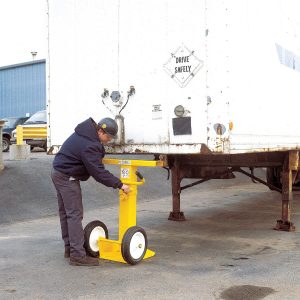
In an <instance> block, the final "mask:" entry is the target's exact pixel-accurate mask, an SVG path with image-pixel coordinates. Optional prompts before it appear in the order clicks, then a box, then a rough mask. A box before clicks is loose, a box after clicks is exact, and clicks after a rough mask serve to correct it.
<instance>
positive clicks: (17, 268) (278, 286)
mask: <svg viewBox="0 0 300 300" xmlns="http://www.w3.org/2000/svg"><path fill="white" fill-rule="evenodd" d="M3 158H4V165H5V169H4V171H2V172H1V173H0V205H1V210H0V225H1V226H0V299H123V300H124V299H134V298H139V299H180V298H185V299H205V300H206V299H235V300H237V299H242V300H247V299H249V300H250V299H251V300H252V299H254V300H255V299H292V300H296V299H300V254H299V245H300V239H299V229H298V228H300V213H299V208H300V194H299V192H295V193H294V201H293V206H292V209H293V214H292V220H293V222H294V224H295V225H296V227H297V230H296V232H279V231H275V230H273V227H274V225H275V223H276V220H277V219H279V218H280V215H281V196H280V194H278V193H277V192H275V191H270V190H269V189H268V188H267V187H265V186H263V185H261V184H254V183H252V182H251V180H250V179H249V178H247V177H245V176H243V175H241V174H238V175H237V178H236V179H232V180H214V181H209V182H206V183H203V184H201V185H200V186H196V187H193V188H190V189H187V190H185V191H183V192H182V195H181V197H182V210H183V211H184V213H185V216H186V218H187V220H186V221H185V222H174V221H169V220H168V219H167V218H168V215H169V212H170V210H171V204H172V200H171V186H170V181H168V180H167V171H166V170H164V169H161V168H141V170H140V171H141V173H142V174H143V175H144V177H145V179H146V184H145V185H144V186H142V187H140V188H139V194H138V211H137V223H138V225H139V226H141V227H143V228H144V229H145V231H146V232H147V236H148V243H149V245H148V246H149V248H150V249H151V250H154V251H155V252H156V255H155V256H154V257H152V258H149V259H146V260H144V261H142V262H141V263H140V264H138V265H135V266H130V265H125V264H121V263H115V262H111V261H105V260H100V266H99V267H76V266H70V265H69V264H68V261H67V260H66V259H65V258H64V257H63V243H62V241H61V238H60V228H59V221H58V216H57V204H56V197H55V191H54V188H53V186H52V183H51V179H50V170H51V163H52V160H53V156H49V155H46V153H45V152H42V151H35V152H33V153H32V154H31V158H30V159H28V160H25V161H10V160H9V154H8V153H4V157H3ZM134 158H136V157H134ZM148 158H151V157H148ZM108 169H110V170H111V171H112V172H113V173H114V174H115V175H118V173H119V170H118V168H117V167H111V166H109V167H108ZM256 174H258V175H259V176H261V177H264V170H258V171H257V173H256ZM82 190H83V198H84V207H85V215H84V221H83V223H84V225H85V224H87V223H88V222H90V221H92V220H95V219H100V220H101V221H102V222H104V223H105V224H106V225H107V227H108V230H109V235H110V238H111V239H117V233H118V193H117V191H114V190H112V189H109V188H106V187H104V186H102V185H101V184H98V183H96V182H95V181H94V180H93V179H89V180H88V181H87V182H83V183H82Z"/></svg>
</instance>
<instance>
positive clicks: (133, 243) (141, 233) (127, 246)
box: [121, 226, 148, 265]
mask: <svg viewBox="0 0 300 300" xmlns="http://www.w3.org/2000/svg"><path fill="white" fill-rule="evenodd" d="M147 246H148V241H147V235H146V232H145V230H144V229H143V228H141V227H138V226H133V227H130V228H128V229H127V231H126V232H125V234H124V236H123V239H122V245H121V251H122V256H123V258H124V260H125V261H126V262H127V263H129V264H131V265H136V264H137V263H139V262H140V261H141V260H142V259H143V258H144V256H145V253H146V251H147Z"/></svg>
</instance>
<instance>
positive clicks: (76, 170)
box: [51, 118, 130, 266]
mask: <svg viewBox="0 0 300 300" xmlns="http://www.w3.org/2000/svg"><path fill="white" fill-rule="evenodd" d="M117 132H118V125H117V123H116V122H115V121H114V120H113V119H110V118H105V119H102V120H101V121H100V122H99V123H98V124H96V123H95V121H94V120H93V119H92V118H89V119H87V120H85V121H84V122H82V123H80V124H78V125H77V127H76V128H75V132H74V133H73V134H72V135H71V136H70V137H69V138H68V139H67V140H66V141H65V142H64V143H63V145H62V146H61V148H60V150H59V152H58V153H57V155H56V156H55V159H54V161H53V170H52V174H51V176H52V181H53V183H54V186H55V188H56V191H57V199H58V208H59V217H60V224H61V232H62V239H63V240H64V244H65V257H66V258H70V261H69V263H70V264H71V265H76V266H96V265H98V264H99V261H98V258H94V257H90V256H87V255H86V251H85V249H84V246H83V245H84V232H83V228H82V219H83V206H82V195H81V188H80V181H85V180H87V179H88V178H89V177H90V176H92V177H94V178H95V180H96V181H98V182H100V183H102V184H104V185H106V186H108V187H112V188H119V189H122V190H123V192H125V193H129V191H130V189H129V187H128V186H127V185H125V184H123V183H122V182H121V181H120V179H119V178H117V177H115V176H114V175H113V174H111V173H110V172H109V171H107V170H106V169H105V167H104V165H103V164H102V159H103V157H104V155H105V149H104V146H103V145H104V144H106V143H108V142H109V141H110V140H111V139H112V138H114V137H115V136H116V135H117Z"/></svg>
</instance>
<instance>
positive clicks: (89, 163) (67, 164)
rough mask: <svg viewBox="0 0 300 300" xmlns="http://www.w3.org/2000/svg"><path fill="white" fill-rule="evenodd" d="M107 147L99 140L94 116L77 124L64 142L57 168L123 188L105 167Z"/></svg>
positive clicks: (65, 172) (57, 159) (78, 177)
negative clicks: (103, 161) (103, 160)
mask: <svg viewBox="0 0 300 300" xmlns="http://www.w3.org/2000/svg"><path fill="white" fill-rule="evenodd" d="M104 155H105V149H104V147H103V145H102V144H101V142H100V140H99V136H98V133H97V129H96V123H95V121H94V120H93V119H92V118H89V119H87V120H85V121H84V122H82V123H80V124H78V125H77V127H76V128H75V132H74V133H73V134H72V135H71V136H70V137H69V138H68V139H67V140H66V141H65V142H64V143H63V145H62V146H61V148H60V150H59V152H58V153H57V154H56V156H55V158H54V161H53V167H54V169H55V170H57V171H59V172H61V173H64V174H66V175H69V176H72V177H74V178H76V179H79V180H82V181H85V180H87V179H88V178H89V177H90V176H93V177H94V178H95V180H97V181H98V182H101V183H102V184H104V185H106V186H109V187H113V188H121V187H122V182H121V181H120V179H119V178H117V177H115V176H114V175H113V174H111V173H110V172H109V171H107V170H106V169H105V168H104V165H103V164H102V159H103V157H104Z"/></svg>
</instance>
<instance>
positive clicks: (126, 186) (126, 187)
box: [121, 184, 130, 194]
mask: <svg viewBox="0 0 300 300" xmlns="http://www.w3.org/2000/svg"><path fill="white" fill-rule="evenodd" d="M121 190H122V191H123V192H124V193H125V194H128V193H129V192H130V187H129V186H128V185H126V184H123V185H122V187H121Z"/></svg>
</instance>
